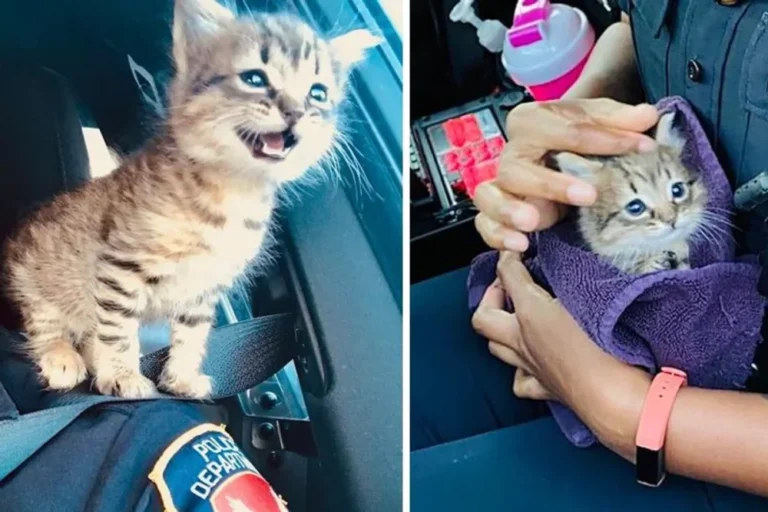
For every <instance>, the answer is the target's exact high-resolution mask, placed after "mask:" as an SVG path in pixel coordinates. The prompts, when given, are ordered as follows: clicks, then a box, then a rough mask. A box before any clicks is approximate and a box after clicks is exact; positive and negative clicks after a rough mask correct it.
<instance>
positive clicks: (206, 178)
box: [4, 0, 376, 398]
mask: <svg viewBox="0 0 768 512" xmlns="http://www.w3.org/2000/svg"><path fill="white" fill-rule="evenodd" d="M174 16H175V18H174V30H173V34H174V37H173V39H174V41H173V54H174V61H175V65H176V71H177V72H176V76H175V78H174V80H173V81H172V83H171V86H170V108H169V113H168V119H167V121H168V123H167V128H166V129H164V130H162V132H163V133H162V134H161V135H159V136H158V137H157V138H155V139H154V140H152V141H151V142H150V143H148V145H147V146H146V147H145V148H144V149H143V150H142V151H140V152H139V153H138V154H136V155H134V156H131V157H129V158H127V159H126V160H125V161H124V162H123V163H122V165H121V166H120V167H119V169H117V170H116V171H115V172H114V173H113V174H111V175H109V176H106V177H104V178H100V179H97V180H94V181H92V182H91V183H89V184H87V185H86V186H84V187H82V188H80V189H78V190H75V191H73V192H71V193H66V194H62V195H60V196H58V197H57V198H55V200H53V201H52V202H51V203H49V204H47V205H46V206H44V207H42V208H41V209H40V210H39V211H37V213H35V214H34V215H32V216H31V217H30V218H29V219H28V220H27V221H26V222H25V223H24V224H23V225H22V226H21V227H20V229H19V230H18V232H17V233H16V235H15V236H13V237H12V238H11V239H10V241H9V243H8V244H7V246H6V247H5V251H4V267H5V269H4V270H5V274H6V275H7V276H8V279H9V281H10V283H9V284H10V286H9V288H10V294H11V298H12V299H13V300H14V301H15V302H16V303H17V305H18V306H19V308H20V310H21V313H22V316H23V319H24V327H25V330H26V333H27V336H28V340H29V341H28V346H29V351H30V354H31V356H32V357H33V359H34V360H35V361H36V362H37V363H38V365H39V366H40V369H41V374H42V376H43V378H44V379H45V380H46V382H47V383H48V385H49V387H50V388H53V389H60V390H66V389H70V388H72V387H74V386H75V385H77V384H79V383H80V382H82V381H83V380H85V379H86V377H87V374H88V373H90V374H91V375H92V376H93V378H94V384H95V387H96V388H97V389H98V390H99V391H100V392H102V393H114V394H118V395H121V396H124V397H146V396H150V395H152V394H154V393H155V388H154V385H153V384H152V382H150V381H149V380H148V379H146V378H145V377H143V376H142V375H141V374H140V372H139V344H138V338H137V330H138V327H139V324H140V323H141V322H143V321H145V320H150V319H152V320H154V319H168V320H169V321H170V322H171V352H170V357H169V359H168V361H167V363H166V365H165V369H164V372H163V375H162V377H161V382H160V385H161V386H162V387H163V388H164V389H166V390H168V391H170V392H172V393H175V394H178V395H184V396H190V397H198V398H204V397H207V396H209V394H210V391H211V382H210V379H209V378H208V377H207V376H205V375H203V374H202V373H201V372H200V365H201V362H202V359H203V357H204V354H205V342H206V339H207V337H208V332H209V329H210V326H211V320H212V315H213V312H214V305H215V303H216V302H217V297H218V295H219V294H220V293H221V292H222V291H224V290H226V289H227V288H228V287H229V286H231V284H232V283H233V281H234V280H235V279H236V278H237V277H238V276H239V275H241V274H242V273H243V272H244V270H245V269H246V267H247V265H248V264H249V262H250V261H251V260H252V259H253V258H254V257H256V255H257V254H258V253H259V251H260V249H261V247H262V244H263V242H264V239H265V237H266V236H267V230H268V225H269V222H270V216H271V213H272V209H273V206H274V194H275V191H276V189H277V188H278V187H279V186H280V184H282V183H284V182H287V181H290V180H294V179H297V178H299V177H301V176H302V175H303V173H304V172H305V171H306V170H307V169H308V168H309V167H311V166H313V165H315V164H316V163H317V162H318V161H320V160H321V159H322V158H323V157H325V156H326V155H327V154H328V153H329V151H330V150H331V147H332V144H333V141H334V137H335V135H336V112H337V109H336V106H337V105H338V103H339V102H340V101H341V99H342V97H343V94H344V86H345V82H346V80H347V74H348V71H349V69H350V67H351V66H352V65H354V64H355V63H356V62H357V61H358V60H360V59H361V58H362V55H363V53H364V50H365V48H366V47H368V46H371V45H372V44H375V42H376V41H375V40H374V38H373V37H372V36H371V35H370V34H368V33H367V32H364V31H353V32H350V33H348V34H346V35H342V36H339V37H337V38H335V39H331V40H325V39H323V38H321V37H320V36H318V35H317V34H316V33H315V32H314V31H313V30H312V29H311V28H310V27H309V26H307V25H306V24H305V23H303V22H302V21H300V20H299V19H297V18H295V17H293V16H289V15H265V16H262V17H249V18H244V19H243V18H235V17H234V15H233V14H232V13H231V12H230V11H228V10H227V9H225V8H223V7H221V6H220V5H218V4H217V3H216V2H214V1H213V0H178V1H177V4H176V9H175V15H174ZM254 70H256V71H257V72H258V73H261V74H262V75H263V76H264V77H265V78H266V82H264V83H263V84H262V83H261V82H260V81H259V80H260V77H261V76H262V75H258V74H257V75H253V73H254ZM243 72H248V73H251V74H250V75H248V77H249V80H251V82H252V83H248V82H246V80H245V78H243V76H244V75H243ZM254 76H255V78H254ZM254 84H257V86H255V85H254ZM310 90H312V91H314V92H313V94H314V96H313V95H311V94H310ZM317 91H322V92H323V93H322V94H320V93H318V92H317ZM320 100H323V101H320ZM270 134H271V135H270ZM270 137H271V138H270ZM289 140H290V144H293V146H292V148H291V147H289V142H288V141H289ZM273 148H277V149H274V150H273ZM268 150H269V151H272V153H273V154H271V155H267V154H266V152H267V151H268Z"/></svg>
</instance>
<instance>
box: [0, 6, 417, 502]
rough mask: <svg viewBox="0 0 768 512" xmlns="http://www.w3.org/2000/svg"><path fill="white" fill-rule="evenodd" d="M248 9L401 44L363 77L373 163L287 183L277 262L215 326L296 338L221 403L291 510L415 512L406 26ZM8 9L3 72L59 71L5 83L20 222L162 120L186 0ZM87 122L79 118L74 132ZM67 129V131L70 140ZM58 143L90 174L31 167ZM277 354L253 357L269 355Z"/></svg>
mask: <svg viewBox="0 0 768 512" xmlns="http://www.w3.org/2000/svg"><path fill="white" fill-rule="evenodd" d="M231 3H235V2H231ZM235 8H236V9H237V10H238V11H239V12H247V11H249V10H250V11H253V12H259V11H265V10H278V9H280V10H286V9H288V10H294V11H296V12H298V13H299V14H300V15H301V16H303V17H304V18H305V19H308V20H309V21H311V22H312V23H313V24H314V25H315V26H317V27H318V28H319V29H320V30H321V31H322V32H325V33H334V32H340V31H344V30H348V29H350V28H353V27H361V26H365V27H368V28H369V29H371V30H372V31H373V32H375V33H377V34H380V35H382V36H383V38H384V42H383V44H382V45H381V46H379V47H378V48H376V49H375V50H373V51H372V52H371V53H370V56H369V58H368V60H367V61H366V62H365V63H364V64H363V65H362V66H361V67H360V68H359V69H358V70H357V71H356V72H355V74H354V77H353V81H352V85H351V88H350V98H349V99H350V101H348V103H347V111H346V113H345V115H346V116H347V118H348V119H349V120H350V123H349V125H350V126H352V127H353V130H352V131H351V133H350V134H349V135H350V137H351V138H352V142H353V144H352V145H353V146H354V147H355V148H356V154H355V159H356V161H357V162H358V163H359V165H357V166H355V165H348V166H347V168H345V169H343V170H342V174H343V177H342V180H340V181H341V182H340V183H334V181H333V180H330V179H328V180H323V181H322V182H321V183H319V184H317V185H313V186H303V187H301V188H297V189H295V190H290V191H288V192H289V193H290V194H291V198H292V200H291V201H290V203H291V206H286V207H285V208H284V209H282V210H281V211H279V212H278V215H277V218H278V223H279V226H278V229H276V230H275V232H276V233H277V245H276V249H275V251H274V252H275V257H274V258H273V261H272V262H271V263H270V264H269V265H267V266H266V267H265V268H264V269H263V271H262V272H261V273H260V274H259V276H258V277H257V278H255V279H254V280H253V281H252V282H251V284H249V285H247V286H240V287H238V288H237V289H235V290H234V291H233V292H232V293H230V294H229V295H228V296H226V297H223V298H222V301H221V303H220V306H219V308H218V312H217V319H216V324H217V325H216V329H215V332H216V333H218V334H215V335H217V336H219V337H220V338H221V339H222V340H223V341H222V342H224V343H225V342H226V340H227V338H229V337H232V338H236V337H237V336H248V335H249V333H250V332H251V331H252V330H253V328H254V326H255V325H258V324H257V323H258V322H259V321H261V320H263V319H268V318H273V319H274V318H276V319H278V320H279V322H280V325H281V326H283V327H282V330H281V331H280V335H279V340H278V341H279V343H278V344H277V346H276V347H272V348H271V349H270V350H272V356H271V357H272V359H271V360H272V362H273V363H274V362H275V361H277V362H279V367H278V368H275V369H276V370H277V371H276V373H275V374H274V375H272V376H271V377H269V378H267V379H266V380H265V381H264V382H262V383H261V384H259V385H258V386H256V387H254V388H252V389H249V390H248V391H246V392H244V393H240V394H239V395H238V396H236V397H233V398H230V399H226V400H221V401H218V402H216V403H215V404H213V407H212V410H213V411H212V414H214V415H219V416H220V417H223V418H225V423H226V425H227V428H228V429H229V431H230V433H231V434H232V435H233V437H234V439H235V440H236V441H238V443H239V445H240V447H241V448H242V449H243V450H244V452H245V453H246V454H247V455H248V456H249V457H250V458H251V460H252V462H253V463H254V464H255V465H256V467H257V468H258V470H259V471H260V472H261V473H262V474H263V475H264V477H265V478H266V479H267V480H268V481H269V482H270V483H271V484H272V485H273V487H274V488H275V491H276V492H277V493H279V494H280V495H281V496H282V497H283V498H284V499H285V500H286V501H287V502H288V503H289V504H290V509H291V510H292V511H303V510H312V511H322V510H359V511H379V510H381V511H385V510H399V509H400V508H401V506H402V505H401V503H402V494H401V492H402V491H401V489H402V487H401V485H402V484H401V482H402V458H401V453H402V408H401V403H402V402H401V401H402V370H401V368H402V329H401V325H402V298H401V297H402V235H401V233H402V213H401V212H402V210H401V208H402V174H401V172H402V171H401V162H402V143H401V140H402V117H401V112H402V103H401V101H402V99H401V98H402V42H401V38H400V34H399V32H398V30H399V29H398V28H396V27H395V25H394V24H393V22H392V21H391V19H390V17H389V15H388V13H387V12H386V11H385V9H384V8H383V7H382V5H381V4H380V3H379V0H322V1H320V0H286V1H284V2H279V3H278V2H260V1H257V0H238V1H237V2H236V5H235ZM2 9H3V12H2V16H0V20H1V21H0V67H1V68H2V69H3V76H4V77H17V76H25V75H26V74H29V73H32V74H35V76H41V70H42V76H44V77H46V78H45V79H44V80H42V82H40V86H39V87H36V88H32V89H30V88H23V87H19V86H18V84H14V83H12V82H13V80H11V79H10V78H9V80H8V81H7V82H6V83H5V85H2V86H0V90H2V91H3V92H2V94H0V115H1V116H2V118H3V121H2V125H3V126H4V132H3V135H2V137H0V155H2V156H0V169H1V170H0V234H7V232H8V230H9V229H10V227H11V226H12V225H13V224H14V223H15V222H16V221H17V219H18V218H19V216H21V215H23V214H24V212H26V211H28V210H29V209H31V208H33V207H34V205H35V204H39V202H41V201H45V200H47V199H49V198H50V197H51V196H52V195H54V194H55V193H57V192H59V191H61V190H62V189H66V188H71V187H72V186H76V185H77V183H80V182H82V181H83V180H87V179H90V178H91V177H95V176H98V175H100V174H103V173H106V172H109V171H110V170H111V169H112V168H113V166H114V160H113V158H112V155H113V153H114V154H126V153H129V152H131V151H133V150H135V149H137V148H138V147H140V146H141V144H142V143H143V142H144V141H145V140H146V139H147V138H148V137H149V136H150V135H152V133H153V131H154V130H155V129H157V127H158V126H160V125H161V123H162V115H163V108H164V105H165V95H164V89H165V85H166V83H167V81H168V79H169V78H170V77H171V76H172V73H173V70H172V63H171V61H170V39H171V32H170V26H171V25H170V23H171V20H172V12H173V2H172V0H163V1H158V0H114V1H111V2H99V1H94V0H78V1H77V2H53V3H51V2H44V1H42V0H31V1H29V0H28V1H24V2H22V1H9V2H3V7H2ZM30 70H32V71H30ZM41 104H42V107H41ZM33 105H37V108H30V107H31V106H33ZM73 120H74V121H73ZM73 122H74V123H79V126H75V127H74V129H72V128H73V126H72V124H71V123H73ZM81 128H82V129H81ZM61 134H68V135H65V137H64V138H63V140H62V139H61V138H60V136H61ZM72 134H74V135H72ZM83 134H84V135H83ZM107 148H109V149H107ZM50 158H55V159H58V160H59V161H64V162H66V165H67V166H69V168H70V169H72V171H73V172H72V173H71V174H69V175H65V176H56V175H52V174H51V173H50V172H49V173H47V174H46V173H45V171H42V172H43V174H42V176H41V175H36V174H34V173H33V172H31V171H30V169H45V168H46V167H47V166H46V164H47V163H50V160H47V159H50ZM84 158H85V159H87V160H89V161H90V171H89V170H88V169H89V166H88V165H87V162H83V159H84ZM110 166H112V167H110ZM355 298H356V300H355ZM350 299H353V300H350ZM2 313H3V315H2V321H3V325H4V326H5V327H7V328H9V329H11V330H12V329H14V327H16V326H17V323H14V319H13V318H12V316H11V315H9V314H8V313H9V312H8V311H5V310H4V311H3V312H2ZM286 326H287V327H286ZM141 338H142V347H143V348H142V351H143V352H142V353H145V354H147V353H150V352H152V351H154V350H155V349H156V348H158V347H161V346H163V344H165V343H167V333H166V332H165V331H164V330H163V326H158V327H149V328H147V329H145V330H144V331H143V332H142V336H141ZM262 355H263V354H262V353H261V352H256V353H244V354H241V357H242V358H245V359H248V360H252V361H253V364H254V365H259V364H260V361H259V357H261V356H262ZM372 404H375V406H372ZM201 407H202V406H201ZM22 412H23V411H22Z"/></svg>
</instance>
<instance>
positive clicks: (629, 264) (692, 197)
mask: <svg viewBox="0 0 768 512" xmlns="http://www.w3.org/2000/svg"><path fill="white" fill-rule="evenodd" d="M673 123H674V114H665V115H663V116H662V117H661V119H660V120H659V124H658V126H657V129H656V141H657V142H658V149H657V150H655V151H651V152H647V153H634V154H629V155H622V156H614V157H607V158H591V157H590V158H585V157H582V156H578V155H574V154H571V153H559V154H557V155H554V160H555V162H556V165H557V166H558V167H559V168H560V170H562V171H563V172H566V173H569V174H572V175H575V176H578V177H580V178H582V179H584V180H586V181H588V182H591V183H592V184H593V185H595V187H596V188H597V193H598V194H597V201H596V203H595V204H594V205H593V206H591V207H584V208H580V209H579V220H578V224H579V229H580V231H581V233H582V235H583V237H584V240H585V242H586V243H587V245H588V246H589V248H590V249H591V250H592V251H594V252H595V253H597V254H599V255H600V256H602V257H603V258H605V259H606V260H607V261H609V262H610V263H612V264H613V265H615V266H616V267H618V268H619V269H620V270H622V271H624V272H627V273H630V274H642V273H646V272H653V271H656V270H664V269H670V268H680V269H684V268H690V261H689V242H690V239H691V237H692V236H693V235H694V234H695V233H696V232H697V230H699V229H700V228H701V227H702V225H703V223H704V220H705V218H707V214H706V211H705V208H706V204H707V191H706V188H705V186H704V183H703V181H702V179H701V178H700V177H699V175H698V173H697V172H695V171H694V170H692V169H689V168H688V167H686V166H685V164H684V163H683V161H682V159H681V155H682V151H683V147H684V145H685V141H684V140H683V139H682V138H681V136H680V135H679V134H678V133H676V132H675V130H674V128H673ZM681 190H682V191H684V194H681V196H680V197H675V196H674V193H673V191H677V192H679V191H681ZM637 201H640V202H641V203H642V205H643V207H644V208H643V211H642V213H641V214H639V215H633V214H632V213H631V211H632V210H634V211H636V210H639V209H641V208H639V207H638V203H637ZM633 202H634V205H632V203H633Z"/></svg>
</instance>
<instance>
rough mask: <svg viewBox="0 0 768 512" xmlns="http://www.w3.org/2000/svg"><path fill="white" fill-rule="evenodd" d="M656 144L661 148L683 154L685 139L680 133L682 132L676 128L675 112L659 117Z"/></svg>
mask: <svg viewBox="0 0 768 512" xmlns="http://www.w3.org/2000/svg"><path fill="white" fill-rule="evenodd" d="M656 142H657V143H658V144H659V146H665V147H668V148H671V149H673V150H675V151H676V152H678V153H682V152H683V148H684V147H685V138H684V137H683V135H682V134H681V133H680V130H678V129H676V128H675V113H674V112H669V113H667V114H663V115H662V116H661V117H659V123H658V124H657V125H656Z"/></svg>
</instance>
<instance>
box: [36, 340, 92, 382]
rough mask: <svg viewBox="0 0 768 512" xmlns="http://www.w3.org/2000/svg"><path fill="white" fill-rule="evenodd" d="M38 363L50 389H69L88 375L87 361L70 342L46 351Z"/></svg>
mask: <svg viewBox="0 0 768 512" xmlns="http://www.w3.org/2000/svg"><path fill="white" fill-rule="evenodd" d="M38 365H39V366H40V373H41V375H42V376H43V378H44V379H45V381H46V382H47V383H48V387H49V388H50V389H56V390H61V391H69V390H70V389H72V388H74V387H75V386H77V385H78V384H80V383H81V382H83V381H84V380H85V379H86V378H87V377H88V370H87V369H86V366H85V361H83V358H82V356H81V355H80V354H79V353H78V352H77V350H75V347H73V346H72V345H70V344H69V343H62V344H60V345H58V346H56V347H54V348H51V349H50V350H48V351H46V352H45V354H43V356H42V357H41V358H40V361H38Z"/></svg>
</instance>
